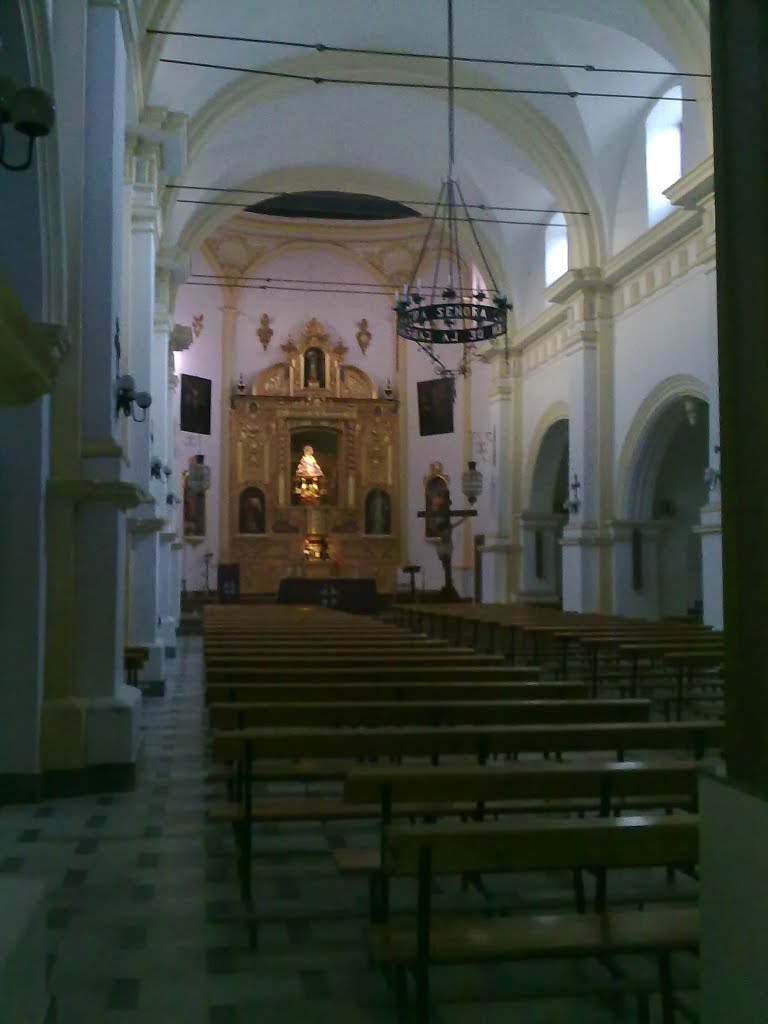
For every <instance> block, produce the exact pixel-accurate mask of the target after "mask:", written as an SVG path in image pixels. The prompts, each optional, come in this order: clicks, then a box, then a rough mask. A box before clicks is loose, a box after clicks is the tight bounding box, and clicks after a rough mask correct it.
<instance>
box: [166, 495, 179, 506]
mask: <svg viewBox="0 0 768 1024" xmlns="http://www.w3.org/2000/svg"><path fill="white" fill-rule="evenodd" d="M165 504H166V505H180V504H181V498H178V497H176V495H175V494H166V496H165Z"/></svg>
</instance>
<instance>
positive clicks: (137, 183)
mask: <svg viewBox="0 0 768 1024" xmlns="http://www.w3.org/2000/svg"><path fill="white" fill-rule="evenodd" d="M159 162H160V158H159V150H158V147H157V146H156V145H154V144H149V143H146V142H144V141H142V140H139V141H138V142H136V143H135V150H134V156H133V180H134V185H133V197H132V204H131V273H130V298H129V315H130V321H131V331H130V338H131V347H130V372H131V374H132V375H133V377H134V378H135V380H136V387H137V388H139V389H142V390H149V391H150V393H151V394H152V406H151V407H150V409H148V410H147V414H146V420H145V421H144V422H140V423H131V432H130V462H131V476H132V477H133V479H134V481H135V482H136V484H137V485H138V486H139V487H140V488H141V489H142V490H143V491H144V493H145V495H146V498H145V500H144V502H142V504H141V506H139V509H138V510H137V512H136V514H135V515H133V516H132V517H131V522H130V523H129V532H130V538H131V543H130V557H131V595H130V596H131V613H130V625H131V634H130V640H131V643H133V644H138V645H140V646H142V647H146V648H147V650H148V652H149V658H148V660H147V662H146V663H145V665H144V667H143V668H142V669H141V671H140V673H139V680H140V682H141V683H142V684H146V689H147V690H148V691H149V692H153V693H155V692H157V693H162V692H164V687H165V644H164V642H163V638H162V636H161V628H160V627H161V610H160V571H161V569H160V541H159V533H160V531H161V530H162V529H163V528H164V526H165V488H164V485H163V483H162V482H161V480H158V479H153V478H152V476H151V473H150V464H151V459H152V457H153V455H156V453H157V450H158V446H157V444H156V442H155V441H154V437H155V434H156V433H157V434H158V435H161V436H162V437H163V439H164V435H165V416H166V410H165V399H166V394H167V387H166V384H165V381H166V374H167V355H165V356H163V357H162V359H161V357H160V355H159V354H158V348H162V345H163V340H162V338H163V335H164V337H165V345H166V346H167V338H168V332H169V329H170V325H169V324H168V323H167V321H164V320H163V315H162V314H161V322H160V327H159V333H160V336H161V337H160V339H159V340H158V338H157V337H156V310H155V263H156V246H157V238H158V235H159V233H160V210H159V206H158V203H157V179H158V172H159ZM166 351H167V350H166ZM160 363H162V372H161V374H160V377H161V380H158V365H159V364H160ZM126 369H127V368H126ZM139 415H141V414H139Z"/></svg>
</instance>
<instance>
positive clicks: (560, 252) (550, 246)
mask: <svg viewBox="0 0 768 1024" xmlns="http://www.w3.org/2000/svg"><path fill="white" fill-rule="evenodd" d="M567 270H568V227H567V226H566V225H565V224H564V223H563V215H562V214H561V213H556V214H554V215H553V216H552V218H551V220H550V222H549V224H547V227H546V230H545V232H544V286H545V288H548V287H549V286H550V285H551V284H552V282H553V281H556V280H557V279H558V277H562V276H563V274H564V273H565V272H566V271H567Z"/></svg>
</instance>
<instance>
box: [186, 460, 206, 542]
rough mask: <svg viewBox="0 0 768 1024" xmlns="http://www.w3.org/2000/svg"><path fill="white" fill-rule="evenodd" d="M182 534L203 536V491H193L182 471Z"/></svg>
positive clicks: (187, 474) (187, 475) (187, 477)
mask: <svg viewBox="0 0 768 1024" xmlns="http://www.w3.org/2000/svg"><path fill="white" fill-rule="evenodd" d="M184 536H185V537H205V491H201V492H197V493H196V492H195V491H193V490H192V488H191V487H190V486H189V473H187V472H185V473H184Z"/></svg>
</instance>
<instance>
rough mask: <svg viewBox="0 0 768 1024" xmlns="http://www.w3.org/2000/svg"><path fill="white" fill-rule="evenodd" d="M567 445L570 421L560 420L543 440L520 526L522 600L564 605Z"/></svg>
mask: <svg viewBox="0 0 768 1024" xmlns="http://www.w3.org/2000/svg"><path fill="white" fill-rule="evenodd" d="M568 444H569V436H568V420H567V419H565V418H561V419H557V420H555V422H554V423H552V424H551V425H550V426H549V427H548V428H547V429H546V431H545V432H544V434H543V436H542V438H541V443H540V444H539V450H538V453H537V455H536V461H535V463H534V465H533V471H532V474H531V484H530V491H529V498H528V507H527V509H526V511H524V512H523V514H522V522H521V527H522V565H521V584H522V587H521V595H520V596H521V597H525V598H529V599H530V598H535V599H536V600H538V601H551V602H552V603H553V604H555V603H556V604H561V603H562V596H563V558H562V548H561V545H560V538H561V536H562V533H563V526H564V525H565V521H566V518H567V517H566V515H565V512H564V511H563V505H564V503H565V501H566V500H567V498H568Z"/></svg>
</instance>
